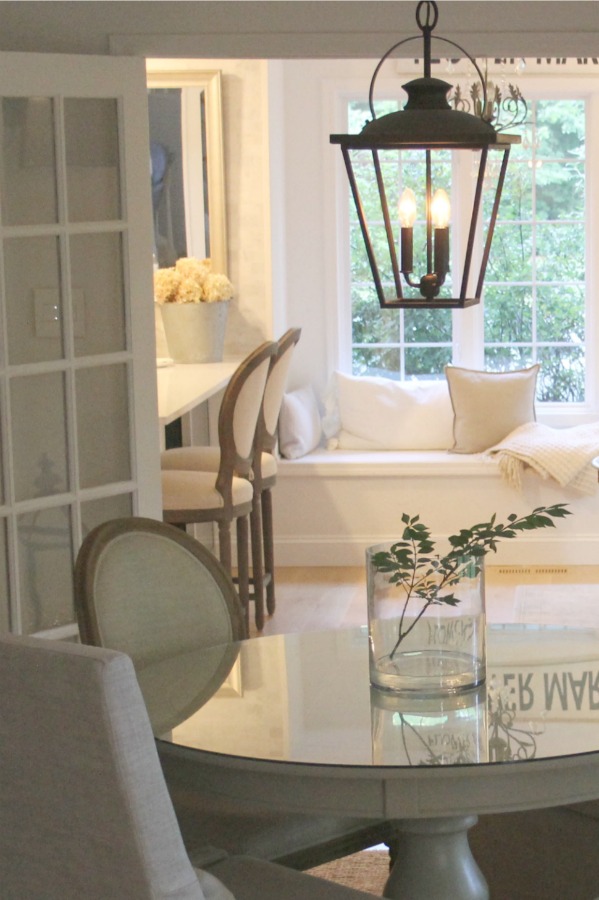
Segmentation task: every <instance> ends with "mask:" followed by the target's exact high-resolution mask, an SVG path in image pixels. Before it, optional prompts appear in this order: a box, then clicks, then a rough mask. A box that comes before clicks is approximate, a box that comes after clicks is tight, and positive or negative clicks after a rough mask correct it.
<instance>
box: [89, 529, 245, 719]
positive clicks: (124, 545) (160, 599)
mask: <svg viewBox="0 0 599 900" xmlns="http://www.w3.org/2000/svg"><path fill="white" fill-rule="evenodd" d="M75 611H76V614H77V620H78V623H79V633H80V635H81V640H82V641H83V643H85V644H93V645H95V646H98V647H109V648H110V649H112V650H121V651H123V652H124V653H126V654H127V655H128V656H130V657H131V659H132V660H133V664H134V666H135V669H136V672H137V676H138V679H139V680H140V684H141V687H142V693H143V695H144V699H145V701H146V705H147V707H148V713H149V715H150V720H151V722H152V727H153V728H154V731H155V733H156V734H163V733H166V732H167V731H169V730H170V729H171V728H173V727H174V726H175V725H176V724H178V723H179V722H180V721H182V720H183V719H184V718H186V717H187V716H186V715H185V713H186V711H187V710H189V713H188V714H191V711H193V710H194V709H198V708H199V707H200V706H201V705H202V703H204V702H205V701H206V700H207V699H208V697H210V696H211V694H212V693H213V691H214V690H215V689H216V688H218V687H220V685H221V684H222V682H223V681H224V679H225V678H226V676H227V675H228V673H229V671H230V670H231V667H232V665H233V663H234V661H235V659H236V656H237V652H236V651H233V650H232V642H234V641H238V640H240V639H241V638H243V637H244V635H245V617H244V612H243V608H242V605H241V602H240V600H239V597H238V595H237V592H236V590H235V586H234V585H233V582H232V581H231V578H230V576H229V575H228V574H227V572H226V571H225V569H224V567H223V566H222V565H221V563H220V562H219V561H218V559H216V557H214V556H213V555H212V553H211V552H210V551H209V550H208V549H207V548H206V547H203V546H202V545H201V544H200V543H198V541H196V540H195V539H194V538H193V537H191V536H190V535H188V534H186V533H185V532H183V531H181V530H180V529H178V528H175V527H174V526H173V525H168V524H167V523H165V522H158V521H156V520H154V519H146V518H143V517H134V516H131V517H128V518H121V519H113V520H111V521H108V522H103V523H102V524H100V525H98V526H97V527H96V528H94V529H93V530H92V531H91V532H90V533H89V534H88V535H87V537H86V538H85V540H84V541H83V543H82V545H81V547H80V549H79V553H78V554H77V560H76V562H75ZM216 646H219V647H220V648H221V649H220V650H219V651H218V652H214V653H212V654H208V653H206V652H202V651H205V648H207V647H216ZM190 673H193V679H191V680H190Z"/></svg>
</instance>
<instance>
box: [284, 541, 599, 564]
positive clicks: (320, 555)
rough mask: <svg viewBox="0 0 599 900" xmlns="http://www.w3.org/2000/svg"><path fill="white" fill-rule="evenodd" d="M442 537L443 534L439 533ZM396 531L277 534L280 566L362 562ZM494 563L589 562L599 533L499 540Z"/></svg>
mask: <svg viewBox="0 0 599 900" xmlns="http://www.w3.org/2000/svg"><path fill="white" fill-rule="evenodd" d="M437 539H438V540H439V541H442V540H443V536H440V537H439V536H437ZM393 540H397V535H393V536H391V535H389V536H386V535H375V536H374V538H373V537H372V536H370V537H367V536H354V537H348V536H347V535H296V536H295V537H294V538H293V539H278V540H277V539H276V538H275V562H276V565H277V566H306V567H310V566H361V565H364V558H365V553H366V548H367V547H370V546H371V545H372V544H379V543H391V542H392V541H393ZM487 559H488V562H489V564H490V565H493V566H535V567H537V566H543V567H551V568H553V569H555V568H556V567H560V568H561V567H564V566H568V565H571V566H588V565H595V564H597V561H598V560H599V535H594V534H587V535H583V534H578V535H569V536H568V537H567V538H563V537H562V538H560V537H559V536H557V535H555V536H552V537H548V536H545V537H543V538H534V537H532V536H531V537H528V536H526V537H525V536H519V537H518V538H515V539H514V540H510V541H506V542H505V543H503V544H500V545H499V547H498V550H497V553H494V554H490V555H489V556H488V557H487Z"/></svg>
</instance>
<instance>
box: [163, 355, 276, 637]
mask: <svg viewBox="0 0 599 900" xmlns="http://www.w3.org/2000/svg"><path fill="white" fill-rule="evenodd" d="M276 352H277V344H276V343H274V342H273V341H267V342H265V343H264V344H261V345H260V346H259V347H258V348H257V349H256V350H254V351H253V353H251V354H250V355H249V356H248V357H247V358H246V359H245V360H244V361H243V362H242V363H241V364H240V365H239V366H238V368H237V369H236V371H235V372H234V374H233V376H232V378H231V380H230V381H229V384H228V385H227V387H226V388H225V392H224V395H223V400H222V403H221V407H220V412H219V416H218V441H219V455H218V466H217V467H216V468H215V469H214V470H212V471H207V470H199V469H194V468H193V467H191V466H190V467H189V468H183V467H181V466H179V467H171V466H169V465H168V461H165V459H164V455H163V461H162V506H163V518H164V520H165V521H166V522H170V523H171V524H174V525H189V524H194V523H196V522H216V523H217V525H218V539H219V556H220V560H221V562H222V564H223V565H224V567H225V569H226V570H227V571H228V572H229V573H232V550H231V524H232V522H233V520H235V521H236V526H237V571H238V580H239V595H240V598H241V601H242V603H243V605H244V608H245V611H246V620H249V611H248V608H249V599H250V595H249V577H250V576H249V527H248V522H249V515H250V513H251V511H252V504H253V490H252V485H251V480H250V479H251V477H252V465H253V461H254V440H255V435H256V425H257V422H258V416H259V413H260V409H261V406H262V399H263V396H264V388H265V385H266V379H267V376H268V372H269V368H270V364H271V360H272V358H273V356H274V355H275V353H276ZM167 459H168V458H167ZM256 562H257V561H256ZM254 574H255V573H254Z"/></svg>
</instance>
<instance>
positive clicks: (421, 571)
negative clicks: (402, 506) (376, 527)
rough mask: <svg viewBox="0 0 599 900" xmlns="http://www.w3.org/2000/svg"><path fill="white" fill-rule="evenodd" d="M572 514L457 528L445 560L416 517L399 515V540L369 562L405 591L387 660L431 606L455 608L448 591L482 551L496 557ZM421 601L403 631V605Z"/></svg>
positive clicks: (474, 566) (546, 509) (557, 509)
mask: <svg viewBox="0 0 599 900" xmlns="http://www.w3.org/2000/svg"><path fill="white" fill-rule="evenodd" d="M569 515H571V512H570V510H569V509H568V508H567V505H566V504H565V503H556V504H555V505H554V506H539V507H537V508H536V509H533V511H532V512H531V513H529V514H528V515H526V516H520V517H519V516H517V515H516V513H511V514H510V515H509V516H508V517H507V522H505V523H504V522H497V516H496V515H493V516H492V517H491V519H490V520H489V521H488V522H482V523H479V524H477V525H473V526H472V527H471V528H462V529H461V531H460V532H459V534H452V535H450V537H449V544H450V546H451V550H450V551H449V552H448V553H447V554H446V555H445V556H439V555H438V554H435V547H436V545H435V542H434V541H433V540H431V531H430V528H428V527H427V526H426V525H424V524H423V523H422V522H421V521H420V516H412V517H410V516H409V515H408V514H407V513H404V514H403V515H402V517H401V520H402V522H403V523H404V525H405V528H404V531H403V534H402V539H401V540H400V541H397V542H396V543H395V544H392V545H391V547H390V548H389V550H387V551H381V552H379V553H375V554H374V556H373V558H372V559H373V564H374V566H375V568H376V570H377V571H378V572H383V573H385V574H386V575H388V576H389V579H388V580H389V582H390V584H395V585H397V586H398V587H399V588H402V589H403V590H404V592H405V602H404V605H403V609H402V612H401V616H400V620H399V631H398V637H397V641H396V643H395V646H394V647H393V650H392V651H391V653H390V654H389V655H390V658H391V659H393V657H394V655H395V653H396V652H397V649H398V647H399V645H400V644H401V642H402V641H403V640H404V639H405V638H406V637H407V636H408V635H409V633H410V632H411V631H412V629H413V628H414V627H415V626H416V624H417V623H418V622H419V621H420V619H421V618H422V616H423V615H424V614H425V612H426V611H427V609H428V608H429V607H430V606H434V605H439V604H445V605H447V606H457V604H458V603H459V602H460V600H459V598H458V597H456V596H455V594H454V593H453V592H452V591H451V588H452V587H453V586H454V585H456V584H458V583H459V582H460V580H461V579H462V578H463V577H464V576H465V575H467V576H468V577H474V576H475V575H477V574H478V573H479V572H480V570H481V567H482V561H483V558H484V557H485V556H486V555H487V553H490V552H492V553H495V552H496V551H497V544H498V543H499V541H503V540H506V539H508V538H515V537H517V536H518V534H519V533H520V532H522V531H534V530H536V529H538V528H554V527H555V522H554V519H563V518H564V517H565V516H569ZM413 597H414V598H418V599H419V600H421V601H422V607H421V609H420V611H419V613H418V614H417V616H416V618H415V619H414V620H413V621H412V622H411V623H410V625H409V626H408V627H405V625H404V623H405V617H406V612H407V609H408V604H409V602H410V600H411V599H412V598H413Z"/></svg>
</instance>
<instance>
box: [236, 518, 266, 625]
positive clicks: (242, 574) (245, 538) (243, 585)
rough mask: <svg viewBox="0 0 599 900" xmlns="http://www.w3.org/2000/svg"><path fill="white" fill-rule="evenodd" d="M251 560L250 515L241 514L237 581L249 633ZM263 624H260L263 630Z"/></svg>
mask: <svg viewBox="0 0 599 900" xmlns="http://www.w3.org/2000/svg"><path fill="white" fill-rule="evenodd" d="M249 568H250V560H249V528H248V517H247V516H239V517H238V519H237V581H238V585H239V599H240V600H241V602H242V604H243V608H244V610H245V624H246V633H247V634H249V614H250V613H249V609H250V573H249ZM263 625H264V623H262V626H260V625H259V626H258V630H261V628H262V627H263Z"/></svg>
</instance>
